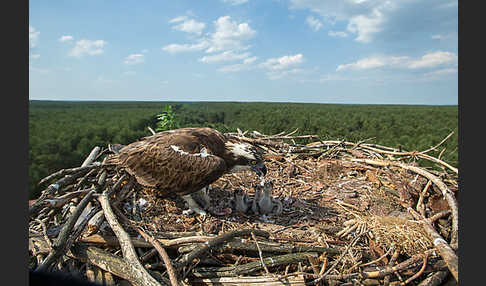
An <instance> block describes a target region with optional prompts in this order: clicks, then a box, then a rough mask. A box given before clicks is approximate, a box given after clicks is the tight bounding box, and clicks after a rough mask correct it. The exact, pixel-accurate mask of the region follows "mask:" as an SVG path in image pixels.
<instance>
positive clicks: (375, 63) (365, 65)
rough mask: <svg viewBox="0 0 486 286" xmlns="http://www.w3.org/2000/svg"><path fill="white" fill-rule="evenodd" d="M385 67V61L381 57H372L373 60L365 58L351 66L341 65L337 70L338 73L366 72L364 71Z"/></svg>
mask: <svg viewBox="0 0 486 286" xmlns="http://www.w3.org/2000/svg"><path fill="white" fill-rule="evenodd" d="M385 65H386V61H385V59H383V58H379V57H372V58H365V59H362V60H359V61H357V62H354V63H350V64H344V65H339V66H338V67H337V69H336V70H337V71H343V70H364V69H373V68H378V67H382V66H385Z"/></svg>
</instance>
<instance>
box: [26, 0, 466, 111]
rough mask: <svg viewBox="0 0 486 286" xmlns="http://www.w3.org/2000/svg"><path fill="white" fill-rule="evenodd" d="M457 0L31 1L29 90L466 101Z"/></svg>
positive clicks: (102, 95)
mask: <svg viewBox="0 0 486 286" xmlns="http://www.w3.org/2000/svg"><path fill="white" fill-rule="evenodd" d="M457 14H458V4H457V0H454V1H451V0H440V1H439V0H422V1H418V0H393V1H388V0H340V1H336V0H332V1H331V0H329V1H327V0H207V1H195V0H192V1H189V0H179V1H161V0H159V1H152V0H146V1H133V0H121V1H111V0H107V1H99V0H85V1H39V0H31V1H30V2H29V99H47V100H156V101H278V102H315V103H359V104H457V102H458V79H457V78H458V51H457V50H458V17H457Z"/></svg>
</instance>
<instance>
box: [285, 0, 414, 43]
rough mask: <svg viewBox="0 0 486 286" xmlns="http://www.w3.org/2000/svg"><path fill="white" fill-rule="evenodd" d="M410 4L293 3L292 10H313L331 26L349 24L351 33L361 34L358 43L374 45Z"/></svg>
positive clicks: (373, 0) (381, 0)
mask: <svg viewBox="0 0 486 286" xmlns="http://www.w3.org/2000/svg"><path fill="white" fill-rule="evenodd" d="M407 1H408V2H409V1H410V0H400V1H398V0H395V1H389V0H341V1H322V0H291V1H290V6H289V8H290V9H309V10H310V11H312V12H314V13H317V14H319V15H320V16H322V19H323V20H324V22H325V23H329V24H330V25H335V24H336V23H337V22H338V21H344V22H347V30H348V32H350V33H353V34H357V37H356V38H355V40H356V41H358V42H362V43H370V42H372V41H373V40H374V37H375V36H376V34H377V33H379V32H380V31H382V30H383V29H384V27H385V25H386V23H387V21H388V19H389V18H390V14H391V13H392V12H394V11H396V10H397V8H398V7H399V5H400V4H402V3H408V2H407ZM336 35H337V34H336ZM339 35H343V34H342V33H340V34H339Z"/></svg>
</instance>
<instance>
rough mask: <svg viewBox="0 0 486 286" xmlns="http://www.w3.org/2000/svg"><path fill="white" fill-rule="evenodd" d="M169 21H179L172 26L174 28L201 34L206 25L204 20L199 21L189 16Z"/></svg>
mask: <svg viewBox="0 0 486 286" xmlns="http://www.w3.org/2000/svg"><path fill="white" fill-rule="evenodd" d="M169 23H179V24H177V25H175V26H173V27H172V29H174V30H178V31H182V32H186V33H192V34H196V35H201V34H202V31H203V30H204V28H205V27H206V24H205V23H203V22H198V21H196V20H194V19H189V18H188V17H187V16H179V17H176V18H174V19H172V20H170V21H169Z"/></svg>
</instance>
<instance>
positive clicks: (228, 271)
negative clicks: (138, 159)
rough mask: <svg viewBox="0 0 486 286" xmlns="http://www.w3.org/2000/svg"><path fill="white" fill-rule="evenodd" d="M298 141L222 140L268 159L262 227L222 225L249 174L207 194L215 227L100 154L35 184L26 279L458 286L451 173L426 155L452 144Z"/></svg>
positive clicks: (253, 222)
mask: <svg viewBox="0 0 486 286" xmlns="http://www.w3.org/2000/svg"><path fill="white" fill-rule="evenodd" d="M293 134H295V131H294V132H291V133H289V134H284V133H280V134H276V135H263V134H260V133H258V132H251V133H249V132H241V131H240V130H238V133H232V134H231V135H233V136H238V137H240V138H241V139H242V140H245V141H248V142H250V143H253V144H255V145H258V146H259V147H261V148H262V149H264V150H265V163H266V165H267V168H268V173H267V176H266V180H271V181H272V182H273V183H274V191H273V196H274V197H275V198H276V199H278V200H280V201H281V202H282V204H283V212H282V214H280V215H278V216H270V217H259V216H257V215H251V214H239V213H236V212H228V211H226V212H225V210H228V207H229V200H230V198H231V196H232V194H233V190H235V189H236V188H241V189H243V190H246V191H247V192H248V193H249V194H250V196H252V195H253V193H254V192H255V188H254V186H255V184H256V183H258V180H257V178H256V176H255V175H254V174H253V173H251V172H248V173H246V172H243V173H236V174H226V175H224V176H223V177H221V178H220V179H219V180H217V181H216V182H215V183H213V184H212V185H211V186H210V190H209V195H210V197H211V200H212V201H211V205H212V209H213V210H214V211H213V214H212V215H209V216H208V217H206V218H201V217H198V216H194V215H193V216H188V215H186V214H184V213H183V210H184V209H186V208H187V207H186V206H185V205H184V203H183V201H182V200H180V199H167V198H159V197H157V196H155V195H154V193H153V192H152V191H151V190H149V189H144V188H143V187H141V186H140V185H138V184H136V182H135V180H134V178H132V177H130V176H129V175H128V174H126V173H125V172H124V171H123V170H115V169H114V168H111V167H110V168H108V167H104V166H102V164H101V162H102V161H103V159H104V158H105V157H106V155H107V154H108V153H109V150H108V149H107V148H99V147H96V148H95V149H93V151H92V152H91V154H90V155H89V156H88V158H87V159H86V161H85V162H83V165H82V166H81V167H77V168H72V169H65V170H61V171H59V172H56V173H54V174H52V175H50V176H48V177H47V178H45V179H43V180H42V181H41V182H40V183H41V184H46V185H47V183H51V184H50V185H48V186H47V187H46V189H45V190H44V192H43V193H42V195H41V197H39V198H38V199H37V200H36V201H33V202H31V203H30V204H29V205H30V206H29V215H30V217H29V234H30V235H29V255H30V257H31V260H30V264H29V267H30V269H37V270H44V271H53V270H60V271H63V272H69V273H71V274H72V275H74V276H78V277H83V278H86V279H88V280H92V281H98V282H101V283H102V284H105V285H123V283H126V282H127V281H129V283H131V284H132V285H158V284H157V283H161V284H167V285H170V284H178V283H179V284H182V283H185V284H205V285H213V283H216V282H215V281H216V280H215V278H218V279H219V280H218V281H219V282H218V283H222V284H219V285H234V284H231V283H236V282H238V283H242V284H244V283H250V282H251V283H263V284H265V283H267V284H268V283H270V282H271V283H277V284H278V283H283V284H285V283H287V284H295V285H304V283H307V284H312V285H315V284H316V283H324V284H326V285H328V284H329V285H331V284H333V283H334V284H333V285H340V283H358V282H357V281H360V282H359V283H368V284H366V285H380V284H384V283H392V284H400V283H402V284H407V283H410V284H418V283H421V284H420V285H439V284H440V283H442V281H445V280H446V279H447V277H449V279H452V278H451V277H453V278H454V279H456V280H457V275H458V272H457V255H456V249H457V245H458V237H457V202H456V196H457V192H458V184H457V173H458V170H457V169H456V168H454V167H452V166H450V165H449V164H447V163H446V162H443V161H441V160H440V156H439V158H435V157H433V156H431V155H428V153H430V152H432V151H436V150H437V149H438V148H439V147H440V145H441V144H442V143H443V142H445V140H447V139H448V138H449V137H450V135H449V136H448V137H447V138H445V139H444V140H443V141H442V142H441V143H439V144H438V145H437V146H434V147H431V148H430V149H428V150H425V151H422V152H417V151H413V152H405V151H402V150H398V149H395V148H390V147H386V146H379V145H376V144H371V143H367V142H369V140H364V141H362V142H346V141H322V140H319V138H317V136H314V135H306V136H294V135H293ZM451 135H452V134H451ZM301 139H307V140H309V139H311V140H312V139H315V140H316V141H315V142H313V143H310V144H306V145H301V144H297V143H296V142H295V141H298V140H301ZM419 159H422V160H428V161H431V162H433V163H434V164H435V165H436V166H435V167H434V168H424V167H420V166H419V164H418V163H417V162H420V160H419ZM255 235H256V236H255ZM238 237H246V239H241V238H238ZM204 242H207V243H206V244H204ZM51 245H52V246H51ZM154 247H155V248H154ZM157 254H159V255H157ZM137 261H138V262H137ZM275 261H277V262H275ZM392 266H393V267H392ZM127 273H128V274H127ZM448 273H450V274H452V275H448ZM238 276H239V277H240V278H237V277H238ZM100 277H102V278H100ZM221 277H226V278H221ZM225 279H227V280H225ZM238 279H240V280H238ZM245 279H246V280H245ZM248 279H250V280H248ZM251 279H253V280H251ZM255 279H256V280H255ZM258 279H260V280H258ZM176 280H179V282H176ZM222 281H223V282H222ZM224 281H227V282H224ZM235 281H236V282H235ZM252 281H253V282H252ZM353 281H354V282H353ZM453 281H454V280H453ZM225 283H226V284H225ZM238 283H237V284H238ZM373 283H376V284H373ZM434 283H435V284H434ZM272 285H273V284H272ZM343 285H344V284H343ZM346 285H347V284H346ZM349 285H352V284H349Z"/></svg>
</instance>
